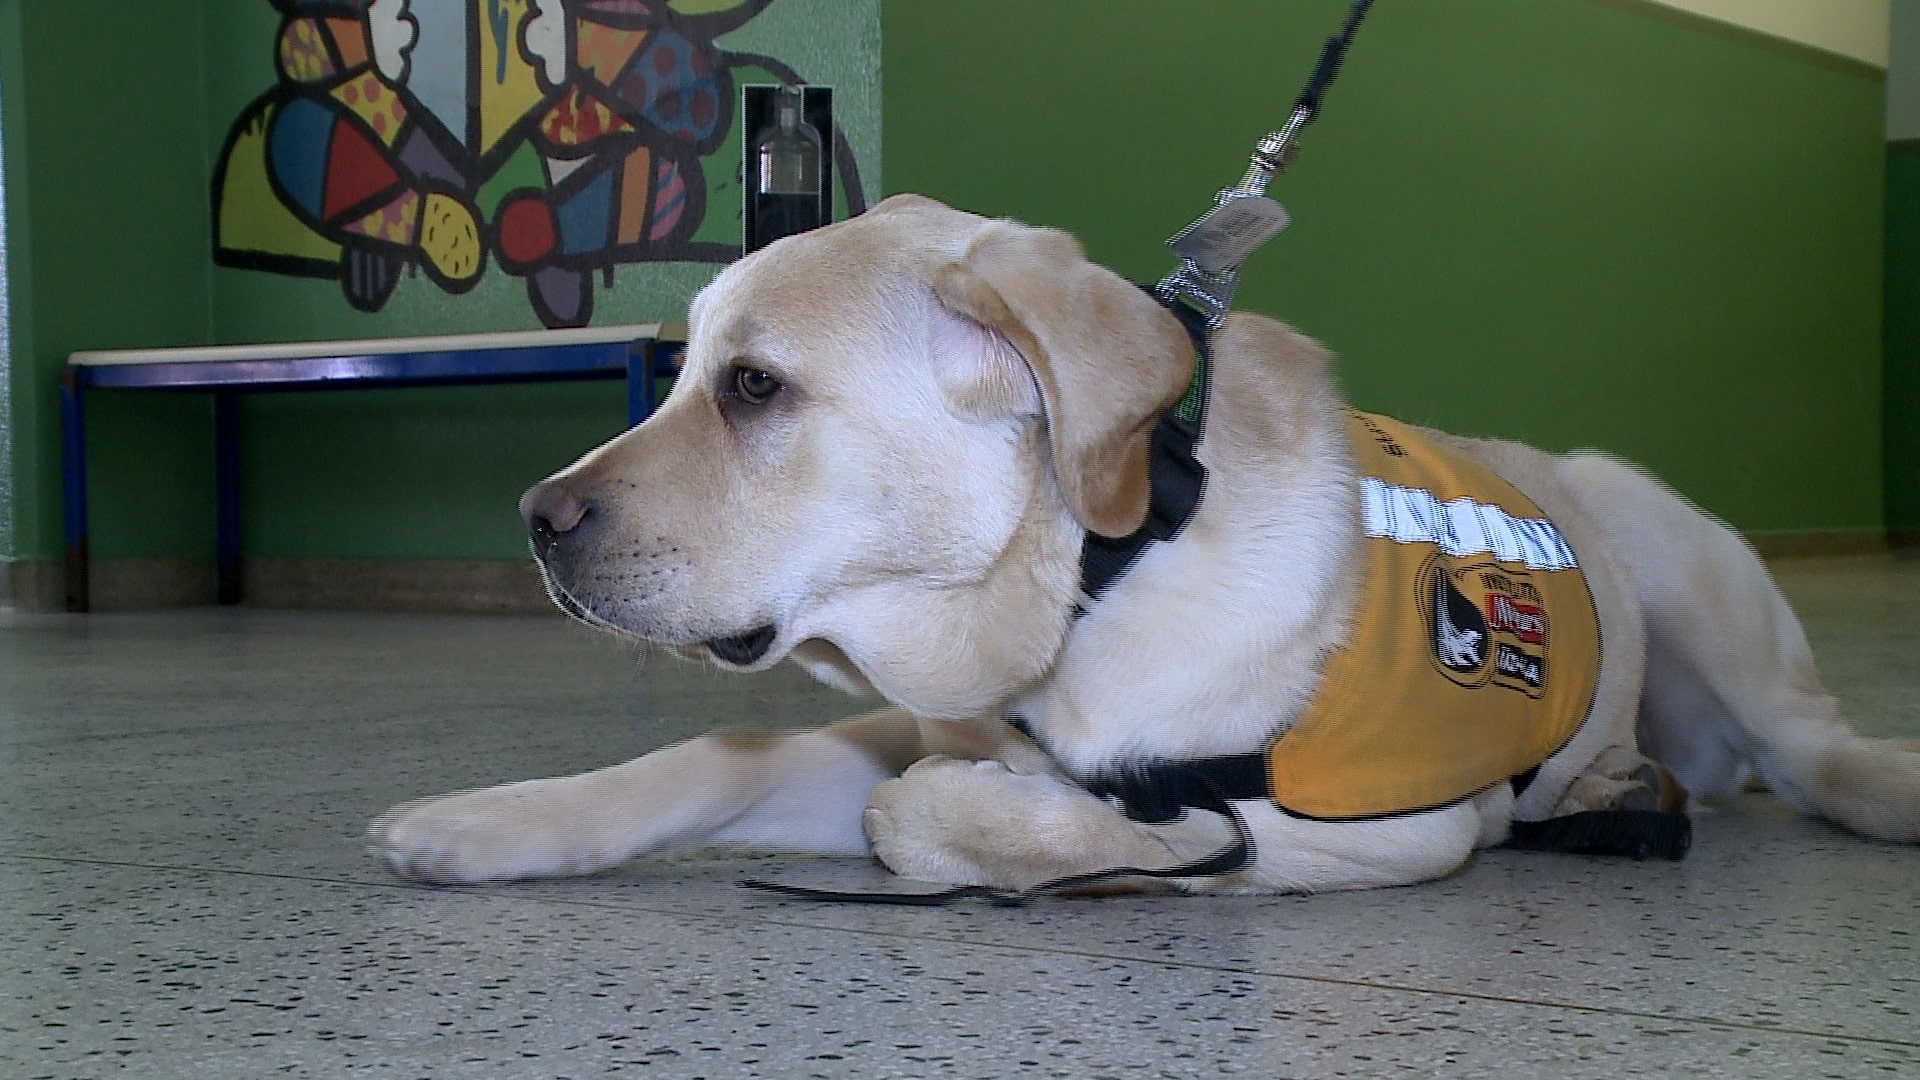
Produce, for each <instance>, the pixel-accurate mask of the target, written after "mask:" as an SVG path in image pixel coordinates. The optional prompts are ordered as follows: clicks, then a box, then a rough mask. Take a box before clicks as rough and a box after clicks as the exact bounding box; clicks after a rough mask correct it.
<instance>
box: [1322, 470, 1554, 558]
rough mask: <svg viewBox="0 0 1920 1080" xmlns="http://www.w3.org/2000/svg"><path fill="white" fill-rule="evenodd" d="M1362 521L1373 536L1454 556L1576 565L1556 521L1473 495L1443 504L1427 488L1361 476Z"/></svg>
mask: <svg viewBox="0 0 1920 1080" xmlns="http://www.w3.org/2000/svg"><path fill="white" fill-rule="evenodd" d="M1360 512H1361V523H1362V525H1363V527H1364V528H1365V530H1366V534H1367V535H1368V536H1376V537H1383V538H1385V539H1388V540H1392V541H1394V542H1395V543H1399V544H1433V545H1436V546H1437V547H1439V548H1440V550H1441V551H1444V552H1446V553H1447V554H1449V555H1453V556H1456V557H1458V556H1462V555H1480V554H1491V555H1492V556H1493V557H1494V558H1495V559H1498V560H1499V561H1501V562H1509V563H1519V564H1521V565H1522V566H1526V567H1529V568H1531V569H1534V570H1571V569H1573V568H1574V567H1575V566H1578V565H1579V564H1578V563H1576V562H1575V561H1574V558H1573V549H1572V548H1570V547H1568V546H1567V542H1566V540H1565V539H1563V538H1562V537H1561V536H1560V530H1559V529H1556V528H1554V527H1553V522H1551V521H1547V520H1546V519H1544V518H1516V517H1511V516H1509V515H1508V514H1507V512H1506V511H1505V510H1502V509H1500V508H1499V507H1497V506H1489V505H1487V504H1485V503H1477V502H1474V501H1473V500H1472V499H1455V500H1453V501H1452V502H1446V503H1443V502H1441V501H1440V500H1438V499H1436V498H1434V496H1433V493H1432V492H1430V491H1427V490H1425V489H1424V488H1406V487H1400V486H1398V485H1396V484H1389V483H1387V482H1386V481H1384V480H1381V479H1379V478H1378V477H1373V476H1364V477H1361V478H1360Z"/></svg>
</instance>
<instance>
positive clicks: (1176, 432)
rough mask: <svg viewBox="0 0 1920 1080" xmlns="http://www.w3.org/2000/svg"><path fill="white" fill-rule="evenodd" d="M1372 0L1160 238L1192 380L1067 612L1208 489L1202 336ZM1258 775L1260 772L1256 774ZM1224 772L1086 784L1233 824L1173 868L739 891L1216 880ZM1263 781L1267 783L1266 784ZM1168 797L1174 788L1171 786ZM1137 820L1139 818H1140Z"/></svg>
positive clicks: (895, 900) (1241, 841) (906, 899)
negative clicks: (1242, 168) (1290, 101)
mask: <svg viewBox="0 0 1920 1080" xmlns="http://www.w3.org/2000/svg"><path fill="white" fill-rule="evenodd" d="M1372 6H1373V0H1355V2H1354V4H1353V6H1352V7H1351V8H1350V9H1348V12H1347V18H1346V21H1345V22H1344V23H1342V24H1341V27H1340V32H1339V33H1337V34H1335V35H1334V36H1333V37H1330V38H1328V39H1327V42H1326V45H1325V46H1323V47H1322V49H1321V51H1320V62H1319V63H1318V64H1317V65H1315V66H1314V70H1313V75H1312V76H1311V77H1310V78H1308V80H1307V85H1306V88H1305V89H1303V90H1302V91H1301V92H1300V96H1299V98H1297V99H1296V100H1295V101H1294V106H1293V111H1292V113H1291V114H1290V115H1289V117H1288V119H1287V123H1286V125H1285V126H1284V127H1283V128H1282V129H1281V130H1279V131H1277V132H1274V133H1272V134H1270V135H1268V136H1267V137H1266V138H1264V139H1262V140H1261V141H1260V143H1259V145H1258V146H1257V147H1256V148H1255V150H1254V153H1253V158H1252V163H1251V166H1250V167H1249V169H1248V171H1247V175H1246V177H1245V179H1243V180H1242V181H1241V182H1240V185H1239V186H1238V187H1236V188H1229V189H1228V190H1226V191H1222V192H1221V193H1220V194H1219V195H1218V196H1217V197H1216V198H1215V200H1214V208H1213V209H1212V210H1210V211H1208V212H1207V213H1206V214H1204V215H1202V216H1201V218H1200V219H1199V220H1198V221H1195V222H1194V223H1193V224H1192V225H1190V226H1188V227H1187V228H1186V229H1184V230H1182V231H1181V233H1180V234H1179V235H1178V236H1175V237H1174V238H1173V239H1172V240H1170V241H1168V247H1170V248H1171V249H1172V250H1173V252H1174V254H1175V255H1176V256H1178V257H1179V258H1180V268H1179V269H1178V270H1176V271H1175V272H1174V273H1173V274H1171V275H1169V276H1168V277H1166V278H1165V279H1163V280H1162V281H1161V282H1160V283H1159V284H1158V285H1157V286H1156V287H1154V288H1153V289H1152V290H1150V291H1151V292H1152V293H1153V294H1154V295H1155V297H1156V298H1158V299H1159V301H1160V302H1161V303H1162V304H1163V305H1165V306H1166V308H1167V310H1169V311H1171V312H1172V313H1173V315H1174V317H1175V318H1177V319H1179V320H1180V325H1181V326H1182V327H1184V328H1185V329H1186V331H1187V333H1188V335H1189V336H1190V337H1191V338H1192V339H1193V342H1194V353H1195V361H1194V376H1193V381H1192V383H1191V385H1190V386H1189V389H1188V392H1187V394H1186V396H1184V397H1183V398H1181V400H1180V401H1179V402H1177V403H1175V404H1174V406H1173V407H1172V408H1170V409H1168V410H1167V411H1166V413H1164V414H1163V415H1162V417H1161V420H1160V423H1159V425H1158V426H1157V427H1155V429H1154V432H1153V437H1152V442H1151V446H1152V449H1151V452H1150V456H1149V459H1148V473H1149V479H1150V484H1149V490H1150V493H1151V494H1150V497H1149V504H1148V513H1147V520H1146V521H1145V523H1143V524H1142V525H1141V527H1140V528H1139V529H1137V530H1135V532H1134V533H1133V534H1132V535H1130V536H1126V537H1123V538H1120V539H1118V540H1108V539H1106V538H1104V537H1100V536H1096V535H1094V534H1092V533H1089V534H1088V536H1087V539H1086V541H1085V543H1084V544H1083V545H1082V547H1081V560H1080V570H1081V593H1082V595H1081V597H1080V600H1079V603H1077V604H1076V605H1075V608H1074V615H1075V617H1076V618H1077V617H1079V616H1081V615H1084V614H1085V613H1086V605H1088V604H1089V603H1092V602H1094V601H1097V600H1098V599H1099V597H1100V594H1101V593H1103V592H1105V591H1106V589H1107V588H1108V586H1110V585H1111V584H1112V583H1113V582H1114V581H1115V580H1116V579H1118V578H1119V577H1120V576H1121V575H1123V574H1125V573H1126V572H1127V570H1128V569H1130V568H1131V567H1132V566H1133V564H1134V562H1135V561H1137V560H1138V559H1139V557H1140V555H1141V553H1142V552H1143V551H1145V550H1146V548H1147V546H1148V545H1149V544H1153V543H1156V542H1162V541H1167V540H1172V539H1173V538H1174V537H1176V536H1178V535H1179V534H1180V532H1181V531H1182V530H1183V529H1185V528H1186V525H1187V523H1188V522H1189V521H1191V520H1192V519H1193V515H1194V513H1195V511H1196V510H1197V509H1198V508H1199V504H1200V498H1201V495H1202V493H1203V492H1204V490H1205V487H1206V480H1207V470H1206V467H1205V466H1203V465H1202V464H1201V463H1200V461H1199V459H1198V458H1197V457H1196V456H1195V452H1194V451H1195V448H1196V446H1197V445H1198V443H1199V441H1200V437H1201V434H1202V433H1203V430H1204V425H1205V421H1206V403H1207V399H1208V397H1209V391H1210V386H1211V380H1212V347H1211V340H1210V338H1211V332H1212V331H1213V330H1214V329H1216V328H1218V327H1219V325H1220V321H1221V320H1222V319H1223V318H1224V317H1225V315H1226V309H1227V303H1228V302H1229V301H1230V300H1231V298H1232V295H1233V288H1234V284H1235V279H1236V277H1237V275H1238V273H1239V264H1240V261H1241V260H1242V259H1244V258H1245V257H1246V256H1247V254H1249V253H1250V252H1252V250H1253V249H1254V248H1256V247H1258V246H1259V245H1260V244H1262V243H1264V242H1266V240H1267V239H1268V238H1270V237H1271V236H1273V235H1274V234H1275V233H1277V232H1279V231H1280V229H1281V228H1284V227H1285V224H1286V211H1285V210H1284V209H1282V208H1281V206H1280V204H1279V203H1276V202H1274V201H1273V200H1271V199H1268V198H1266V197H1265V195H1264V192H1265V190H1266V186H1267V182H1268V181H1269V180H1271V179H1272V178H1273V177H1274V176H1275V175H1277V174H1278V173H1280V172H1282V171H1284V170H1285V169H1286V167H1287V166H1288V165H1290V164H1292V162H1293V157H1294V153H1295V151H1296V149H1297V142H1296V140H1297V137H1298V135H1299V132H1300V130H1301V129H1302V128H1304V127H1305V126H1306V125H1307V124H1309V123H1311V122H1312V121H1313V119H1314V117H1316V116H1318V115H1319V113H1320V106H1321V100H1322V98H1323V97H1324V96H1325V94H1326V90H1327V87H1328V86H1329V85H1331V84H1332V82H1333V80H1334V77H1335V76H1336V75H1338V74H1339V73H1340V64H1341V61H1342V60H1343V59H1345V57H1346V52H1347V46H1348V45H1349V44H1351V43H1352V41H1353V34H1354V31H1355V30H1356V29H1358V28H1359V26H1360V20H1361V19H1363V18H1365V17H1366V14H1367V9H1368V8H1370V7H1372ZM1263 775H1264V774H1263ZM1221 779H1231V780H1234V781H1235V783H1234V784H1233V786H1234V787H1235V788H1236V790H1237V789H1238V788H1240V787H1244V786H1246V785H1245V784H1242V783H1239V782H1238V780H1239V779H1243V778H1240V777H1239V776H1238V774H1237V773H1235V774H1233V776H1231V777H1223V776H1220V775H1217V774H1216V772H1215V771H1213V770H1206V769H1198V768H1188V767H1184V766H1182V765H1181V764H1180V763H1179V762H1167V763H1160V764H1156V765H1155V766H1153V777H1152V779H1150V780H1148V781H1146V787H1148V788H1153V789H1164V790H1163V791H1162V795H1161V798H1160V799H1159V801H1158V802H1157V803H1156V805H1155V806H1154V807H1153V808H1152V809H1151V810H1144V809H1143V808H1142V807H1141V806H1140V805H1138V800H1137V799H1135V800H1131V801H1130V800H1129V799H1128V795H1129V793H1137V792H1138V791H1140V790H1142V783H1141V782H1140V778H1139V777H1135V776H1133V775H1131V774H1129V775H1126V776H1120V777H1114V778H1110V779H1106V780H1096V781H1094V782H1092V783H1089V784H1088V785H1086V786H1087V788H1088V790H1089V791H1091V792H1092V793H1094V794H1095V795H1096V796H1101V797H1105V798H1111V799H1113V800H1114V801H1116V802H1119V803H1120V805H1121V806H1122V807H1123V808H1124V809H1125V811H1126V813H1127V815H1128V816H1129V817H1130V818H1133V819H1135V820H1143V821H1155V822H1164V821H1172V820H1175V819H1177V818H1178V817H1180V816H1181V815H1183V814H1185V813H1186V811H1187V810H1188V809H1189V808H1191V809H1196V810H1203V811H1209V812H1212V813H1216V814H1220V815H1222V816H1224V817H1226V818H1227V820H1228V821H1229V822H1231V823H1232V825H1233V832H1234V840H1233V842H1232V843H1230V844H1228V845H1227V846H1226V847H1224V848H1221V849H1220V850H1219V851H1217V852H1215V853H1213V854H1212V855H1209V856H1207V857H1205V858H1203V859H1197V860H1194V861H1192V862H1188V863H1183V864H1181V865H1179V866H1171V867H1163V868H1145V867H1137V866H1116V867H1110V868H1108V869H1105V870H1095V871H1092V872H1091V873H1085V874H1069V875H1067V876H1065V877H1059V878H1054V879H1052V880H1051V881H1043V882H1041V883H1040V884H1038V885H1033V886H1029V887H1028V888H1025V889H1019V890H1006V889H993V888H988V887H986V886H980V885H960V886H955V887H954V888H951V889H943V890H940V891H938V892H930V893H897V892H862V891H840V890H834V889H814V888H809V887H806V886H802V885H786V884H782V883H780V882H773V881H762V880H758V879H748V880H745V881H742V882H740V885H741V886H742V887H743V888H749V889H759V890H762V891H765V892H772V893H778V894H780V895H782V896H791V897H795V898H798V899H803V900H824V901H834V902H840V903H855V904H893V905H903V906H910V907H933V906H937V905H941V904H949V903H953V902H954V901H957V900H966V899H972V898H981V899H985V900H987V901H989V902H990V903H993V904H995V905H998V906H1002V907H1017V906H1019V905H1022V904H1025V903H1027V902H1028V901H1030V900H1033V899H1034V898H1036V897H1040V896H1046V895H1051V894H1057V893H1062V892H1070V891H1072V890H1075V889H1082V888H1085V887H1087V886H1090V885H1096V884H1099V883H1100V882H1104V881H1112V880H1114V879H1117V878H1129V877H1139V878H1185V877H1217V876H1220V875H1223V874H1231V873H1234V872H1235V871H1238V870H1242V869H1245V868H1246V867H1247V866H1248V865H1249V864H1250V863H1251V862H1252V861H1253V836H1252V834H1251V833H1250V832H1249V831H1248V830H1247V823H1246V820H1245V819H1243V818H1242V817H1241V816H1240V812H1239V811H1238V810H1237V809H1235V808H1234V806H1233V801H1232V799H1231V798H1229V797H1228V795H1227V793H1226V792H1224V791H1223V790H1222V789H1221V786H1220V783H1219V782H1217V781H1218V780H1221ZM1263 787H1264V785H1263ZM1176 793H1177V794H1176ZM1143 814H1144V815H1145V816H1142V815H1143Z"/></svg>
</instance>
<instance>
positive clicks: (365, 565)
mask: <svg viewBox="0 0 1920 1080" xmlns="http://www.w3.org/2000/svg"><path fill="white" fill-rule="evenodd" d="M1746 539H1747V542H1748V543H1750V544H1752V545H1753V548H1754V550H1756V551H1758V552H1759V553H1760V557H1761V558H1763V559H1767V560H1776V559H1794V558H1813V557H1819V556H1833V555H1879V554H1885V553H1886V552H1888V551H1889V550H1891V549H1908V548H1920V532H1916V531H1907V530H1900V531H1896V532H1891V533H1882V532H1769V533H1755V534H1750V535H1748V536H1747V537H1746ZM214 589H215V583H214V573H213V563H212V561H211V560H205V559H96V560H95V561H94V564H93V580H92V582H91V592H92V600H93V609H94V610H95V611H103V612H105V611H139V610H151V609H154V608H177V607H198V606H201V605H207V604H212V603H213V602H214ZM240 595H241V602H242V603H243V604H244V605H245V606H247V607H259V608H290V609H307V610H331V611H434V612H471V613H481V614H501V615H534V614H546V613H557V609H555V608H554V606H553V603H552V602H551V601H549V600H548V599H547V595H546V590H545V589H544V588H543V587H542V586H541V584H540V572H539V571H538V570H536V569H535V568H534V565H533V562H532V561H531V560H528V559H516V560H514V561H512V562H507V561H502V560H496V559H265V558H263V559H247V560H246V561H245V562H244V563H242V564H241V569H240ZM7 607H11V608H13V610H16V611H23V612H57V611H63V610H65V607H66V579H65V576H64V571H63V569H62V567H61V564H60V563H59V562H58V561H57V560H53V559H24V560H20V561H18V562H5V561H0V609H5V608H7Z"/></svg>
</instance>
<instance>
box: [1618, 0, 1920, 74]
mask: <svg viewBox="0 0 1920 1080" xmlns="http://www.w3.org/2000/svg"><path fill="white" fill-rule="evenodd" d="M1654 2H1655V3H1659V4H1665V5H1666V6H1667V7H1671V8H1679V9H1680V10H1682V11H1690V12H1692V13H1694V14H1695V15H1704V16H1706V17H1707V18H1709V19H1718V20H1719V21H1721V22H1724V23H1732V24H1733V25H1734V26H1743V27H1746V28H1747V29H1749V30H1758V31H1759V32H1761V33H1763V34H1771V35H1772V36H1774V37H1777V38H1785V39H1786V40H1788V41H1793V42H1798V43H1799V44H1802V45H1811V46H1813V47H1814V48H1816V49H1822V50H1825V51H1826V52H1830V53H1837V54H1839V55H1840V56H1845V57H1848V58H1850V59H1854V60H1860V61H1864V62H1865V63H1868V64H1872V65H1873V66H1874V67H1882V68H1883V67H1886V66H1887V37H1888V32H1887V24H1888V15H1889V8H1896V7H1897V8H1911V7H1913V6H1914V5H1915V4H1916V3H1920V0H1654ZM1903 15H1911V13H1910V12H1907V13H1903Z"/></svg>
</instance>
